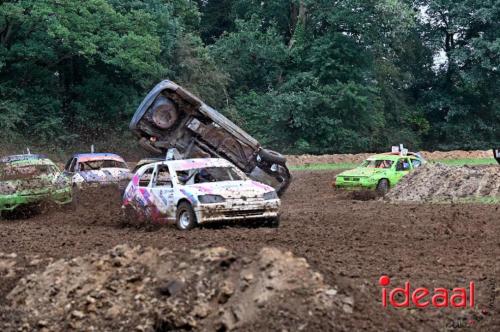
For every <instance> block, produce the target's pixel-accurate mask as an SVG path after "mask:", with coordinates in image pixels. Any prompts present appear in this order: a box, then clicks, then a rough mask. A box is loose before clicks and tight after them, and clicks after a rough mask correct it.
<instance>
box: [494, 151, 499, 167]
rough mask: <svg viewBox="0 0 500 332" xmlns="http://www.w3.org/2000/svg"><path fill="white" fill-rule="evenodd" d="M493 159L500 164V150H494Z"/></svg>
mask: <svg viewBox="0 0 500 332" xmlns="http://www.w3.org/2000/svg"><path fill="white" fill-rule="evenodd" d="M493 157H495V159H496V161H497V162H498V163H499V164H500V149H493Z"/></svg>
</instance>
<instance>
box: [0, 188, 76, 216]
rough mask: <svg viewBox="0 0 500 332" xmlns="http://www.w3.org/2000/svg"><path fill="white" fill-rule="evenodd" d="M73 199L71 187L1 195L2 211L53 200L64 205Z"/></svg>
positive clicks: (0, 206)
mask: <svg viewBox="0 0 500 332" xmlns="http://www.w3.org/2000/svg"><path fill="white" fill-rule="evenodd" d="M72 200H73V198H72V193H71V188H70V187H68V188H64V189H59V190H54V191H47V192H42V193H33V194H14V195H0V211H13V210H15V209H17V208H18V207H20V206H23V205H30V204H37V203H41V202H44V201H51V202H54V203H56V204H60V205H64V204H68V203H71V201H72Z"/></svg>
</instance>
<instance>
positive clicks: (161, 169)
mask: <svg viewBox="0 0 500 332" xmlns="http://www.w3.org/2000/svg"><path fill="white" fill-rule="evenodd" d="M153 187H169V188H171V187H172V178H171V177H170V172H169V170H168V166H167V165H159V166H158V169H157V171H156V174H155V178H154V180H153Z"/></svg>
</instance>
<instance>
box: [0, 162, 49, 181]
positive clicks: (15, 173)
mask: <svg viewBox="0 0 500 332" xmlns="http://www.w3.org/2000/svg"><path fill="white" fill-rule="evenodd" d="M56 172H57V168H56V167H55V166H53V165H22V166H19V165H9V164H6V165H0V180H2V181H7V180H20V179H26V178H34V177H38V176H42V175H47V174H54V173H56Z"/></svg>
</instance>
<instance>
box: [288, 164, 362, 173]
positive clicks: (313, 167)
mask: <svg viewBox="0 0 500 332" xmlns="http://www.w3.org/2000/svg"><path fill="white" fill-rule="evenodd" d="M356 166H358V164H354V163H335V164H306V165H300V166H290V167H289V168H290V170H292V171H330V170H333V171H334V170H338V169H350V168H355V167H356Z"/></svg>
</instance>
